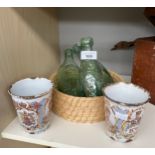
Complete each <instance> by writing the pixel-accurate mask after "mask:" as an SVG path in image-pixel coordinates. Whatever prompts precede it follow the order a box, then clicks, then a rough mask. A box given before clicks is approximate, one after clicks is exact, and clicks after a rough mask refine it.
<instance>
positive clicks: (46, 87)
mask: <svg viewBox="0 0 155 155" xmlns="http://www.w3.org/2000/svg"><path fill="white" fill-rule="evenodd" d="M52 87H53V83H52V82H51V81H50V80H48V79H46V78H26V79H22V80H20V81H17V82H15V83H14V84H12V85H11V86H10V88H9V90H8V92H9V94H10V95H11V97H12V100H13V104H14V106H15V109H16V112H17V116H18V120H19V123H20V124H21V125H22V126H23V127H24V129H25V131H27V132H28V133H32V134H34V133H39V132H41V131H44V130H45V129H47V128H48V126H49V125H50V109H51V98H52Z"/></svg>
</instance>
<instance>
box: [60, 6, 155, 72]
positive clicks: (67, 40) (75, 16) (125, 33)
mask: <svg viewBox="0 0 155 155" xmlns="http://www.w3.org/2000/svg"><path fill="white" fill-rule="evenodd" d="M143 11H144V8H60V10H59V21H60V22H59V39H60V47H61V48H60V49H61V54H62V58H63V50H64V49H65V48H67V47H71V46H72V45H73V44H74V43H75V42H77V41H79V39H80V38H81V37H84V36H92V37H93V38H94V42H95V46H94V48H95V49H97V51H98V52H99V60H100V61H102V62H103V64H104V65H105V66H106V67H107V68H110V69H112V70H114V71H116V72H118V73H122V74H127V75H128V74H130V73H131V70H132V59H133V53H134V49H132V50H125V51H124V50H122V51H114V52H111V51H110V49H111V48H112V47H113V45H114V44H115V43H117V42H119V41H122V40H133V39H135V38H137V37H146V36H152V35H155V27H153V26H152V25H151V23H149V21H148V20H147V19H146V18H145V17H144V15H143Z"/></svg>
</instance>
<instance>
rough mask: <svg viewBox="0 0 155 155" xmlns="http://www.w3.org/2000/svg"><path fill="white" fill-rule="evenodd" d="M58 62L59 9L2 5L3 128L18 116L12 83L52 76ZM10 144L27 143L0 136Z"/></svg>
mask: <svg viewBox="0 0 155 155" xmlns="http://www.w3.org/2000/svg"><path fill="white" fill-rule="evenodd" d="M58 64H59V50H58V20H57V13H56V10H55V9H53V8H0V132H1V131H2V130H3V128H4V127H6V126H7V125H8V123H9V122H10V121H11V120H12V119H13V118H14V117H15V116H16V113H15V110H14V107H13V105H12V101H11V98H10V96H9V95H8V93H7V90H8V87H9V85H10V84H11V83H13V82H15V81H16V80H19V79H21V78H25V77H32V76H33V77H34V76H42V77H48V76H49V75H50V74H51V73H52V72H54V71H55V70H56V69H57V67H58ZM10 143H11V142H10ZM9 146H10V147H14V146H23V145H17V144H16V143H11V144H9V143H8V142H4V140H1V137H0V147H9ZM24 146H25V144H24Z"/></svg>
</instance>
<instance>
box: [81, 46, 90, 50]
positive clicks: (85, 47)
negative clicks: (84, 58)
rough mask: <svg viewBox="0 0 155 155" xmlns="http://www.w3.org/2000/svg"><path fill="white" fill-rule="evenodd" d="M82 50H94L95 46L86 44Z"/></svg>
mask: <svg viewBox="0 0 155 155" xmlns="http://www.w3.org/2000/svg"><path fill="white" fill-rule="evenodd" d="M81 49H82V51H92V50H93V47H92V46H90V45H85V46H82V47H81Z"/></svg>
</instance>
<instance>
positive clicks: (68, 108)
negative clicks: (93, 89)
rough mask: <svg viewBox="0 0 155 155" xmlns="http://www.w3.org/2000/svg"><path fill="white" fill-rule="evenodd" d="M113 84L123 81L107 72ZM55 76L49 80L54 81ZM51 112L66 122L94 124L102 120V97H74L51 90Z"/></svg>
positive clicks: (111, 72) (114, 74) (113, 73)
mask: <svg viewBox="0 0 155 155" xmlns="http://www.w3.org/2000/svg"><path fill="white" fill-rule="evenodd" d="M109 72H110V74H111V76H112V77H113V79H114V81H115V82H120V81H124V79H123V78H122V77H121V76H120V75H118V74H117V73H115V72H113V71H109ZM55 76H56V74H52V75H51V77H50V79H51V80H52V81H54V79H55ZM52 103H53V106H52V111H53V112H54V113H55V114H57V115H58V116H60V117H63V118H64V119H66V120H69V121H73V122H79V123H95V122H100V121H103V120H104V97H103V96H97V97H75V96H71V95H67V94H64V93H62V92H60V91H58V90H56V89H53V97H52Z"/></svg>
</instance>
